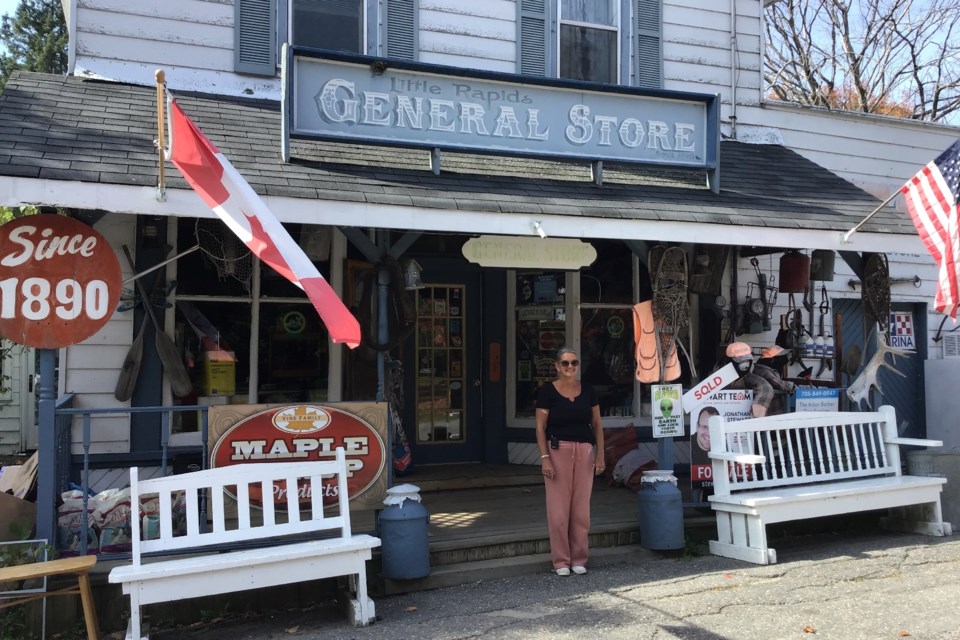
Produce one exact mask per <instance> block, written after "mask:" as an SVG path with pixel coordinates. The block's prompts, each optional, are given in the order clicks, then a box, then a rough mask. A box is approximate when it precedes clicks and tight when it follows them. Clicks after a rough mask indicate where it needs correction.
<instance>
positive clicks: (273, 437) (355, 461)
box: [210, 404, 386, 508]
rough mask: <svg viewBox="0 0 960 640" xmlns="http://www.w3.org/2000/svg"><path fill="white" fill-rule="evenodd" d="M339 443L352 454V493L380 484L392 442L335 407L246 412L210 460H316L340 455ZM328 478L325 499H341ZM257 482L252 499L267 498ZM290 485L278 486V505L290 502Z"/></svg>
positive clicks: (303, 491)
mask: <svg viewBox="0 0 960 640" xmlns="http://www.w3.org/2000/svg"><path fill="white" fill-rule="evenodd" d="M337 447H343V449H344V453H345V454H346V458H347V491H348V493H349V495H348V498H349V499H350V500H352V499H354V498H355V497H357V496H358V495H360V494H362V493H363V492H364V491H366V490H367V489H369V488H370V487H372V486H373V485H374V483H375V482H376V481H377V479H378V478H379V477H380V474H381V473H382V472H383V471H384V468H385V465H386V447H385V446H384V444H383V439H382V438H381V437H380V434H379V433H377V431H376V430H375V429H374V428H373V426H371V425H370V424H369V423H368V422H366V421H365V420H363V419H362V418H359V417H358V416H355V415H353V414H351V413H347V412H346V411H341V410H339V409H334V408H332V407H318V406H313V405H302V404H300V405H294V406H287V407H280V408H273V409H268V410H266V411H262V412H260V413H257V414H254V415H252V416H250V417H248V418H245V419H243V420H241V421H240V422H238V423H237V424H235V425H234V426H232V427H231V428H230V429H228V430H227V431H226V432H225V433H224V434H223V435H222V436H221V437H220V439H219V440H218V441H217V443H216V445H214V448H213V453H212V454H211V456H210V465H211V466H213V467H226V466H229V465H234V464H243V463H245V462H298V461H303V462H311V461H316V460H334V459H336V451H337ZM324 480H325V481H324V483H323V491H324V495H323V504H324V505H331V504H335V503H336V502H337V499H338V498H339V496H338V495H337V486H336V484H335V483H332V482H331V483H328V482H326V479H324ZM308 489H309V487H308V486H307V483H306V482H304V483H303V485H301V486H300V487H299V488H298V492H299V493H300V502H301V503H309V502H310V499H311V496H310V495H309V493H308ZM255 490H257V487H254V486H251V487H250V499H251V500H252V501H255V502H257V503H261V504H262V495H258V493H259V492H258V490H257V491H255ZM286 491H287V487H286V486H285V483H283V482H277V483H276V484H275V485H274V487H273V494H274V500H275V502H276V503H277V508H282V506H283V504H284V503H285V502H286Z"/></svg>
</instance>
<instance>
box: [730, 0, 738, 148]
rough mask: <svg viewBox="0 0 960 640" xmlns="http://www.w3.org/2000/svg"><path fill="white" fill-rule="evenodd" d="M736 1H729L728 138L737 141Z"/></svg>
mask: <svg viewBox="0 0 960 640" xmlns="http://www.w3.org/2000/svg"><path fill="white" fill-rule="evenodd" d="M737 71H738V69H737V0H730V137H731V138H732V139H734V140H736V139H737V75H738V74H737Z"/></svg>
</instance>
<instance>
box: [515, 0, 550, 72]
mask: <svg viewBox="0 0 960 640" xmlns="http://www.w3.org/2000/svg"><path fill="white" fill-rule="evenodd" d="M517 5H518V6H519V8H520V16H519V19H518V20H517V59H518V61H517V70H518V71H519V72H520V73H521V74H522V75H527V76H546V75H547V73H548V71H549V67H548V64H547V60H548V46H549V45H548V44H547V34H548V33H549V32H550V29H549V20H550V14H549V7H548V5H547V0H518V2H517Z"/></svg>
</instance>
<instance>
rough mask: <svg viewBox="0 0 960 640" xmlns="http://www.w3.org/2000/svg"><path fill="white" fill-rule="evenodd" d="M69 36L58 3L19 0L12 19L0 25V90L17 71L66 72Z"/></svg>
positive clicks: (6, 18)
mask: <svg viewBox="0 0 960 640" xmlns="http://www.w3.org/2000/svg"><path fill="white" fill-rule="evenodd" d="M68 41H69V34H68V32H67V25H66V23H65V22H64V19H63V8H62V7H61V5H60V0H20V5H19V6H18V7H17V11H16V13H14V14H13V16H9V15H5V16H3V21H2V22H0V44H2V45H3V46H4V47H6V52H5V53H2V54H0V91H2V90H3V87H5V86H6V84H7V79H9V78H10V74H11V73H13V72H14V71H16V70H18V69H23V70H26V71H40V72H42V73H66V71H67V42H68Z"/></svg>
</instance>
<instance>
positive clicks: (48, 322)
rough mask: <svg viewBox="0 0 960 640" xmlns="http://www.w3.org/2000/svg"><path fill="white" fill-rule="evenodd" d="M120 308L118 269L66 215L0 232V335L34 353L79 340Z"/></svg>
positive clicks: (99, 241) (29, 220)
mask: <svg viewBox="0 0 960 640" xmlns="http://www.w3.org/2000/svg"><path fill="white" fill-rule="evenodd" d="M119 301H120V263H119V262H117V256H116V254H115V253H114V252H113V249H112V248H110V245H109V244H108V243H107V241H106V240H105V239H104V237H103V236H102V235H100V234H99V233H98V232H96V231H94V230H93V229H92V228H90V227H88V226H87V225H85V224H83V223H82V222H79V221H78V220H74V219H73V218H67V217H66V216H59V215H52V214H40V215H34V216H28V217H25V218H18V219H16V220H12V221H10V222H8V223H6V224H4V225H3V226H0V335H3V336H4V337H5V338H8V339H10V340H13V341H14V342H16V343H19V344H23V345H27V346H28V347H36V348H38V349H59V348H60V347H66V346H68V345H71V344H76V343H78V342H82V341H83V340H86V339H87V338H89V337H90V336H92V335H93V334H95V333H96V332H97V331H99V330H100V329H101V328H102V327H103V325H105V324H106V323H107V321H108V320H109V319H110V316H111V315H113V310H114V309H116V308H117V303H118V302H119Z"/></svg>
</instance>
